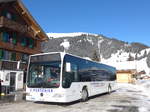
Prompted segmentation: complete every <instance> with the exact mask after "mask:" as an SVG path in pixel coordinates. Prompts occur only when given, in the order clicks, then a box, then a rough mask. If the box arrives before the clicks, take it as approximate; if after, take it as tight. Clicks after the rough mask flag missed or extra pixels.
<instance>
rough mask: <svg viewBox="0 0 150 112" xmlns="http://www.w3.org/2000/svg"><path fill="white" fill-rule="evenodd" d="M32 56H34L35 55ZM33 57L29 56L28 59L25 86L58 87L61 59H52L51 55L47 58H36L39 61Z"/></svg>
mask: <svg viewBox="0 0 150 112" xmlns="http://www.w3.org/2000/svg"><path fill="white" fill-rule="evenodd" d="M38 57H39V56H38ZM49 57H51V55H49ZM33 58H36V56H34V57H33ZM33 58H32V57H31V59H30V61H31V62H30V65H29V69H28V80H27V86H28V87H33V88H58V87H59V85H60V68H61V61H60V60H59V59H58V60H53V56H52V57H51V58H50V59H49V60H46V59H45V58H44V59H43V58H38V59H41V61H40V60H36V59H33ZM55 58H56V57H55Z"/></svg>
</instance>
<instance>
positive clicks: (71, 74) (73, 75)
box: [63, 62, 79, 88]
mask: <svg viewBox="0 0 150 112" xmlns="http://www.w3.org/2000/svg"><path fill="white" fill-rule="evenodd" d="M67 63H68V62H67ZM65 66H66V67H68V68H70V70H69V69H68V68H66V69H65V73H64V79H63V80H64V84H63V85H64V87H65V88H69V87H70V86H71V83H72V82H78V81H79V76H78V67H77V65H76V64H72V63H70V67H69V64H66V65H65Z"/></svg>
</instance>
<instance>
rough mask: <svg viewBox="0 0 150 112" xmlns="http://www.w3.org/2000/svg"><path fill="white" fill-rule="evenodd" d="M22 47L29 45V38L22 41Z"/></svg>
mask: <svg viewBox="0 0 150 112" xmlns="http://www.w3.org/2000/svg"><path fill="white" fill-rule="evenodd" d="M21 45H22V46H23V47H25V46H26V45H27V38H22V39H21Z"/></svg>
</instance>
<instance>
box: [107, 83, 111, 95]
mask: <svg viewBox="0 0 150 112" xmlns="http://www.w3.org/2000/svg"><path fill="white" fill-rule="evenodd" d="M111 91H112V89H111V85H110V84H109V85H108V94H110V93H111Z"/></svg>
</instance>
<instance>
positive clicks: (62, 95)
mask: <svg viewBox="0 0 150 112" xmlns="http://www.w3.org/2000/svg"><path fill="white" fill-rule="evenodd" d="M53 97H55V98H61V97H64V94H59V93H56V94H54V95H53Z"/></svg>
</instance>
